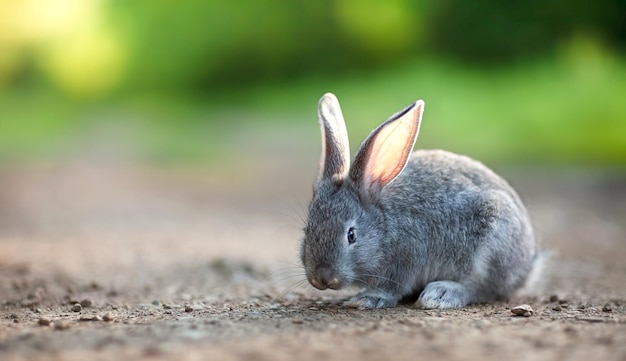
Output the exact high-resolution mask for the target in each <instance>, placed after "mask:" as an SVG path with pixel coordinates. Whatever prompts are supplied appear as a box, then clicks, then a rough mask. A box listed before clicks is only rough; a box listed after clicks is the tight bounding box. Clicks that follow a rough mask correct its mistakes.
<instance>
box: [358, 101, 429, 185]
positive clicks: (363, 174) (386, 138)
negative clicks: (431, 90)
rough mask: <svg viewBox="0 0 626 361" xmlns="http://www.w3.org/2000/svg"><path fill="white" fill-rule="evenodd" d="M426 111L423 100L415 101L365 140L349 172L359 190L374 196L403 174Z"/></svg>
mask: <svg viewBox="0 0 626 361" xmlns="http://www.w3.org/2000/svg"><path fill="white" fill-rule="evenodd" d="M423 110H424V102H423V101H422V100H418V101H416V102H414V103H413V104H411V105H409V106H408V107H406V108H404V109H403V110H402V111H400V112H398V113H396V114H394V115H393V116H392V117H391V118H389V119H388V120H386V121H385V122H384V123H383V124H381V125H380V126H379V127H378V128H376V129H374V130H373V131H372V133H370V135H369V136H368V137H367V138H366V139H365V140H364V141H363V143H362V144H361V147H360V148H359V151H358V152H357V154H356V157H355V160H354V164H353V166H352V169H351V171H350V177H351V178H352V180H353V181H354V182H355V183H356V184H357V185H358V186H359V189H361V190H362V191H365V192H367V193H369V194H370V195H375V194H377V193H378V192H380V191H381V190H382V189H383V187H385V186H386V185H387V184H389V183H390V182H391V181H392V180H394V179H395V178H396V177H397V176H398V175H399V174H400V172H402V170H403V169H404V167H405V166H406V164H407V162H408V159H409V156H410V155H411V151H412V150H413V146H414V145H415V140H416V139H417V133H418V132H419V128H420V123H421V120H422V112H423Z"/></svg>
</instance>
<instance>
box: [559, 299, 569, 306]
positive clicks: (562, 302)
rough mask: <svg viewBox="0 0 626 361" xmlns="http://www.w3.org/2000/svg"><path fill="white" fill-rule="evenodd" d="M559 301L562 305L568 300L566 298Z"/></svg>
mask: <svg viewBox="0 0 626 361" xmlns="http://www.w3.org/2000/svg"><path fill="white" fill-rule="evenodd" d="M559 303H560V304H562V305H564V304H567V303H569V302H567V300H559Z"/></svg>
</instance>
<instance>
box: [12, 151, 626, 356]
mask: <svg viewBox="0 0 626 361" xmlns="http://www.w3.org/2000/svg"><path fill="white" fill-rule="evenodd" d="M292 166H294V165H293V164H274V163H271V162H270V163H268V164H265V165H264V166H263V168H264V170H265V172H263V171H261V170H260V169H259V170H257V171H256V172H255V173H249V172H250V168H247V169H246V170H245V172H248V173H247V174H254V176H253V177H250V176H247V177H242V176H241V174H242V173H241V172H243V171H241V172H240V173H238V171H237V170H232V174H230V175H229V176H225V175H223V173H222V175H221V176H220V177H216V176H215V174H216V172H211V171H208V170H207V171H206V173H202V172H198V171H195V172H194V171H190V170H174V169H169V170H163V169H154V168H145V167H144V168H141V167H134V166H128V165H120V164H108V163H102V164H93V163H92V162H90V163H83V162H65V163H53V164H40V165H31V166H19V167H18V166H15V167H10V166H5V167H4V168H0V359H2V360H6V361H8V360H22V359H24V360H85V359H89V360H99V359H103V360H105V359H107V360H109V359H115V358H117V359H144V358H146V359H147V358H157V359H163V360H196V359H197V360H207V359H215V360H242V359H246V360H283V359H284V360H293V359H296V358H297V359H300V360H307V359H316V360H317V359H325V360H344V361H345V360H351V359H358V360H380V359H394V360H402V359H411V360H414V359H415V358H416V357H418V358H420V357H421V358H426V359H428V358H431V359H434V358H437V359H450V360H469V359H472V360H474V359H481V360H502V359H516V360H524V359H528V360H590V359H596V360H626V262H624V260H625V259H626V177H623V176H621V177H620V176H616V175H614V176H607V175H597V174H596V175H594V174H591V173H589V172H581V171H560V172H553V173H552V174H546V172H545V171H538V170H535V171H528V170H525V171H521V170H517V171H516V170H511V171H509V172H507V175H508V178H509V179H511V180H513V184H514V185H516V186H517V188H518V189H519V191H520V193H521V194H522V196H523V198H525V199H526V202H527V204H528V207H529V210H530V212H531V214H532V216H533V219H534V222H535V224H536V228H537V233H538V234H539V236H540V238H541V241H542V243H543V244H544V247H545V248H546V249H549V250H550V251H551V252H552V257H551V259H550V262H549V263H548V264H547V266H546V269H545V272H544V273H543V274H542V275H541V277H540V278H539V282H538V283H537V284H536V285H535V286H534V287H533V288H531V289H528V290H526V292H525V293H524V294H521V295H519V296H516V297H515V298H514V299H512V300H510V301H509V302H505V303H497V304H489V305H474V306H470V307H467V308H464V309H461V310H450V311H433V310H419V309H416V308H414V307H412V306H411V305H402V306H399V307H397V308H393V309H385V310H366V311H361V310H355V309H350V308H346V307H343V306H341V301H342V300H343V299H345V298H346V297H347V296H349V295H350V294H351V293H352V292H354V290H352V291H350V290H348V291H342V292H334V291H329V292H319V291H316V290H313V289H312V287H310V286H308V285H307V284H306V282H304V281H303V279H304V278H303V275H302V274H303V272H302V269H301V267H300V266H299V264H298V260H297V250H298V243H299V241H298V239H299V237H300V231H299V228H300V226H301V223H302V222H301V219H300V218H301V216H302V215H303V214H304V204H306V201H307V197H308V195H309V192H310V182H311V179H313V178H314V174H312V173H311V172H310V171H304V172H300V173H297V174H294V175H292V176H290V177H284V176H283V177H277V176H272V175H271V174H281V173H275V169H291V168H290V167H292ZM268 167H269V168H270V169H267V168H268ZM272 167H273V168H272ZM272 172H274V173H272ZM524 304H525V305H527V306H524V308H523V309H522V310H521V311H519V310H517V309H516V307H517V306H521V305H524ZM528 307H529V308H528ZM514 312H517V313H518V314H519V315H516V314H515V313H514Z"/></svg>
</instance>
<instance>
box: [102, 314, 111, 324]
mask: <svg viewBox="0 0 626 361" xmlns="http://www.w3.org/2000/svg"><path fill="white" fill-rule="evenodd" d="M102 320H103V321H104V322H111V321H113V316H111V314H110V313H105V314H104V316H102Z"/></svg>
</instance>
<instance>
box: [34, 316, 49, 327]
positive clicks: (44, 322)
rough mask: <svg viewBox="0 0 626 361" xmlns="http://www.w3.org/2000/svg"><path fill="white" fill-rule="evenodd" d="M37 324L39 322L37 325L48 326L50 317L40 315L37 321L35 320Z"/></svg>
mask: <svg viewBox="0 0 626 361" xmlns="http://www.w3.org/2000/svg"><path fill="white" fill-rule="evenodd" d="M37 324H39V326H50V319H48V318H45V317H41V318H40V319H39V321H37Z"/></svg>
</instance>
